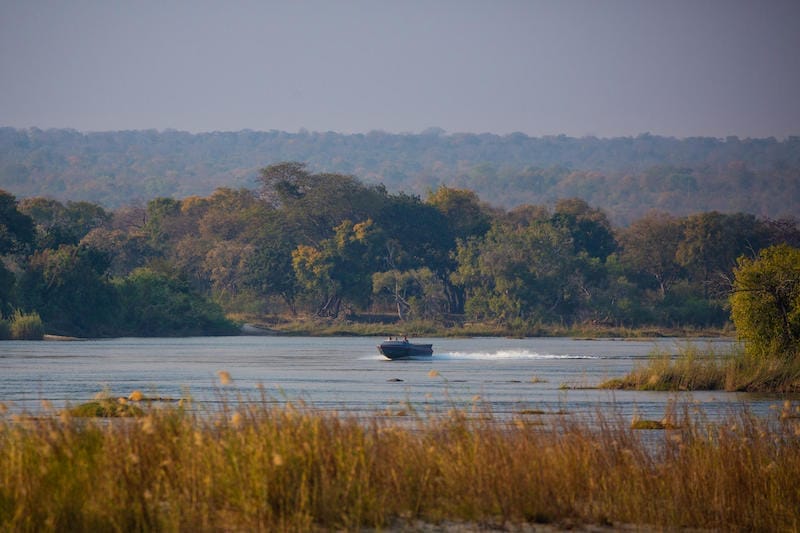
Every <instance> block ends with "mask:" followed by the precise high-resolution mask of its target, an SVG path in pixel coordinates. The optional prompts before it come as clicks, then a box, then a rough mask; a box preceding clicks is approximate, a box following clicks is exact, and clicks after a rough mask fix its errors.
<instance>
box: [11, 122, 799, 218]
mask: <svg viewBox="0 0 800 533" xmlns="http://www.w3.org/2000/svg"><path fill="white" fill-rule="evenodd" d="M278 161H303V162H305V163H306V164H307V166H308V169H309V170H310V171H311V172H332V173H338V174H345V175H354V176H358V177H359V179H361V180H362V181H363V183H365V184H369V185H379V184H383V185H384V186H385V187H386V189H387V190H388V191H389V192H390V193H399V192H406V193H408V194H413V195H417V196H421V197H426V196H427V195H428V194H429V193H430V192H431V191H435V190H437V189H438V188H439V187H441V186H446V187H450V188H456V189H469V190H471V191H474V192H475V193H476V194H478V196H480V198H481V199H482V200H483V201H485V202H488V203H491V204H492V205H496V206H499V207H503V208H505V209H513V208H515V207H518V206H521V205H526V204H531V205H551V206H552V205H554V204H555V203H556V202H557V201H558V200H560V199H563V198H581V199H583V200H584V201H586V202H587V203H589V204H590V205H592V206H594V207H596V208H599V209H602V210H603V211H605V213H606V215H607V217H608V218H609V220H610V221H611V222H612V223H613V224H615V225H621V226H625V225H628V224H630V223H631V222H633V221H634V220H636V219H638V218H640V217H642V216H644V215H646V214H647V212H648V211H650V210H651V209H658V210H660V211H664V212H667V213H669V214H671V215H674V216H678V217H684V216H688V215H692V214H695V213H699V212H704V211H719V212H721V213H749V214H752V215H756V216H758V217H769V218H782V217H786V216H791V215H794V214H796V213H800V180H798V176H800V137H789V138H787V139H783V140H777V139H775V138H766V139H740V138H738V137H728V138H725V139H717V138H709V137H695V138H687V139H675V138H671V137H660V136H655V135H650V134H642V135H638V136H636V137H617V138H607V139H604V138H596V137H583V138H572V137H567V136H563V135H561V136H546V137H529V136H527V135H524V134H522V133H514V134H510V135H494V134H489V133H483V134H472V133H451V134H447V133H445V132H444V131H443V130H440V129H437V128H430V129H428V130H425V131H423V132H421V133H418V134H411V133H400V134H393V133H386V132H381V131H373V132H369V133H366V134H340V133H334V132H308V131H300V132H297V133H287V132H281V131H274V130H273V131H266V132H258V131H250V130H244V131H238V132H211V133H196V134H193V133H187V132H180V131H172V130H166V131H156V130H148V131H111V132H89V133H83V132H78V131H75V130H66V129H52V130H41V129H36V128H30V129H14V128H0V189H4V190H6V191H8V192H10V193H11V194H13V195H15V196H16V197H18V198H28V197H31V196H45V197H49V198H54V199H57V200H59V201H61V202H67V201H87V202H92V203H97V204H100V205H102V206H103V207H104V208H106V209H116V208H119V207H124V206H127V205H130V204H131V203H133V202H138V203H140V204H141V205H142V206H144V205H145V204H146V203H147V202H148V201H149V200H150V199H152V198H156V197H167V198H173V199H181V198H186V197H189V196H203V197H205V196H209V195H210V194H212V193H213V192H214V190H215V189H217V188H219V187H228V188H231V189H240V188H256V187H258V183H259V169H260V168H261V167H263V166H264V165H265V164H267V163H269V162H278Z"/></svg>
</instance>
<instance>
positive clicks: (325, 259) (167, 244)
mask: <svg viewBox="0 0 800 533" xmlns="http://www.w3.org/2000/svg"><path fill="white" fill-rule="evenodd" d="M0 245H2V249H1V250H0V254H1V255H2V259H3V261H2V265H3V267H2V269H1V270H0V312H2V314H3V316H4V317H5V318H10V317H12V316H13V315H14V313H15V312H18V311H22V312H25V313H33V312H36V313H38V314H39V315H40V316H41V318H42V320H43V321H44V323H45V325H46V327H47V329H48V331H50V332H55V333H64V334H71V335H84V336H98V335H100V336H102V335H123V334H124V335H182V334H200V333H205V334H208V333H214V334H219V333H226V332H233V331H234V328H233V327H232V324H230V323H229V322H227V321H226V319H225V317H224V316H223V312H226V313H236V314H239V315H241V316H248V315H249V316H266V315H302V316H311V317H319V318H321V319H324V320H344V319H348V320H349V319H353V320H359V319H362V318H365V317H368V316H379V317H383V318H384V319H388V318H389V317H392V316H393V317H395V319H396V320H402V321H408V320H422V321H430V322H433V323H437V324H440V325H444V326H448V325H454V324H463V323H465V322H480V323H485V324H494V325H496V326H498V327H500V328H504V329H505V330H507V331H514V332H518V333H520V334H532V333H537V332H540V331H543V330H545V329H546V328H547V327H548V326H552V325H558V326H568V327H569V326H582V325H583V326H586V325H588V326H598V325H599V326H613V327H641V326H663V327H682V326H692V327H725V326H726V324H728V322H729V316H730V313H729V308H728V296H729V293H730V290H731V287H732V280H733V272H734V269H736V268H737V266H739V268H741V266H740V265H742V264H745V263H742V261H743V260H742V259H741V258H742V257H744V258H751V259H752V258H755V257H758V254H759V253H760V252H761V250H764V249H767V248H769V247H771V246H775V245H783V246H785V247H786V249H787V250H793V249H797V248H800V227H799V226H798V221H797V220H796V219H793V218H765V217H758V216H755V215H753V214H748V213H740V212H737V213H721V212H717V211H708V212H701V213H696V214H692V215H687V216H675V215H671V214H667V213H664V212H657V211H653V212H649V213H648V214H646V215H644V216H642V217H641V218H638V219H635V220H633V221H632V222H631V223H630V224H629V225H626V226H622V225H618V224H615V223H614V222H613V221H612V219H611V218H610V216H609V214H608V213H607V212H606V211H605V210H604V209H601V208H598V207H596V206H593V205H591V204H590V203H588V202H586V201H585V200H583V199H580V198H562V199H560V200H559V201H557V202H556V203H555V205H554V206H548V205H543V204H524V205H520V206H517V207H515V208H513V209H505V208H502V207H498V206H495V205H492V204H491V203H489V202H486V201H484V199H483V198H482V197H481V196H480V195H479V194H477V193H476V192H475V191H472V190H468V189H458V188H452V187H439V188H437V189H435V190H432V191H430V192H429V194H427V196H426V197H424V198H422V197H419V196H416V195H410V194H406V193H402V192H397V193H392V192H390V191H389V190H388V189H387V188H386V187H384V186H383V185H374V184H367V183H364V182H362V181H361V180H360V179H359V178H357V177H355V176H352V175H345V174H338V173H318V172H314V171H312V170H311V169H310V168H309V167H308V166H307V165H305V164H303V163H299V162H284V163H277V164H273V165H269V166H267V167H264V168H262V169H261V170H260V172H259V176H258V183H257V184H256V186H255V187H253V188H238V189H234V188H227V187H223V188H218V189H216V190H215V191H213V192H212V193H211V194H209V195H207V196H188V197H185V198H181V199H176V198H171V197H163V196H159V197H154V198H151V199H150V200H148V201H147V202H146V204H144V205H141V206H137V205H129V206H125V207H120V208H117V209H113V210H108V209H106V208H104V207H102V206H99V205H97V204H93V203H91V202H86V201H75V202H73V201H67V202H65V203H62V202H61V201H58V200H53V199H47V198H42V197H30V198H24V199H20V200H18V199H16V198H15V197H14V196H13V195H11V194H9V193H7V192H2V193H0ZM778 249H779V250H782V249H783V248H778ZM787 253H788V252H787Z"/></svg>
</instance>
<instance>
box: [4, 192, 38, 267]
mask: <svg viewBox="0 0 800 533" xmlns="http://www.w3.org/2000/svg"><path fill="white" fill-rule="evenodd" d="M33 238H34V226H33V220H32V219H31V217H29V216H28V215H25V214H23V213H21V212H20V211H19V206H18V203H17V199H16V198H15V197H14V196H13V195H11V194H9V193H7V192H6V191H4V190H2V189H0V255H4V254H7V253H9V252H11V251H13V250H14V249H16V248H18V247H20V246H24V245H26V244H31V243H32V242H33Z"/></svg>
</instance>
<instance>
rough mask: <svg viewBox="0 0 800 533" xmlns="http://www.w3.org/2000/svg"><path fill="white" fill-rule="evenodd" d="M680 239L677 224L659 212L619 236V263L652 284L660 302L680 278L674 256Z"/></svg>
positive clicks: (623, 231) (679, 230)
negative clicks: (639, 273)
mask: <svg viewBox="0 0 800 533" xmlns="http://www.w3.org/2000/svg"><path fill="white" fill-rule="evenodd" d="M682 238H683V233H682V229H681V224H680V222H679V221H678V220H677V219H676V218H674V217H672V216H670V215H668V214H666V213H661V212H652V213H649V214H647V215H645V216H644V217H642V218H640V219H639V220H636V221H635V222H633V223H632V224H631V225H630V226H629V227H628V228H626V229H624V230H622V231H621V232H620V237H619V240H620V244H621V251H620V260H621V262H622V264H623V266H624V267H625V268H626V269H627V270H629V271H632V272H634V273H638V272H641V273H642V274H644V275H645V276H647V277H648V278H650V279H652V280H654V281H655V282H656V284H657V285H658V293H659V296H660V297H661V299H662V300H663V299H664V298H665V297H666V295H667V292H669V289H670V287H671V286H672V284H673V283H675V281H677V280H678V279H679V277H680V274H681V266H680V265H679V264H678V263H677V261H676V259H675V256H676V253H677V250H678V245H679V243H680V242H681V240H682Z"/></svg>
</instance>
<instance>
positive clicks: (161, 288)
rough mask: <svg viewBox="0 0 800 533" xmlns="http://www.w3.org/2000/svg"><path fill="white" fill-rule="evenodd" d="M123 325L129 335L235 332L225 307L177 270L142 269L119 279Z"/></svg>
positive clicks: (151, 335)
mask: <svg viewBox="0 0 800 533" xmlns="http://www.w3.org/2000/svg"><path fill="white" fill-rule="evenodd" d="M116 286H117V289H118V291H119V297H120V305H121V321H120V324H121V328H122V330H123V331H124V332H125V334H127V335H135V336H142V337H158V336H163V337H178V336H188V335H235V334H237V333H238V328H237V327H236V326H235V325H234V324H233V323H231V322H230V321H229V320H227V319H226V318H225V315H224V314H223V312H222V309H221V308H220V307H219V306H218V305H216V304H214V303H213V302H210V301H209V300H207V299H205V298H203V297H202V295H200V294H199V293H197V292H196V291H194V290H192V288H191V286H190V285H189V283H188V282H187V281H186V280H185V279H182V278H181V277H180V275H179V274H177V273H170V272H167V271H158V270H155V269H152V268H139V269H137V270H134V271H133V272H132V273H131V274H130V276H128V277H126V278H124V279H122V280H118V281H117V282H116Z"/></svg>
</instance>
